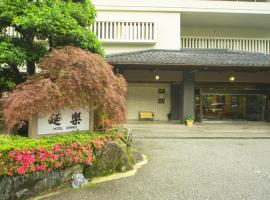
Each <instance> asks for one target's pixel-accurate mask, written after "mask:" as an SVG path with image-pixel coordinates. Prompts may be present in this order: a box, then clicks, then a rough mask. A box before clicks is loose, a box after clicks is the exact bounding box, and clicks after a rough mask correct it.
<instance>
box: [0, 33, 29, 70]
mask: <svg viewBox="0 0 270 200" xmlns="http://www.w3.org/2000/svg"><path fill="white" fill-rule="evenodd" d="M0 52H1V53H0V63H5V64H10V65H12V64H15V65H21V64H23V63H24V61H25V59H26V51H25V50H24V49H23V48H21V47H19V46H16V45H15V44H14V43H13V41H12V39H11V38H4V39H2V40H1V39H0Z"/></svg>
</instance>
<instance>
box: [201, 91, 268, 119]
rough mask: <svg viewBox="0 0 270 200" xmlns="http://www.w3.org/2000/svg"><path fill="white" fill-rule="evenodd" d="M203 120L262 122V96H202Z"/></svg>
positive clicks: (263, 99) (263, 105)
mask: <svg viewBox="0 0 270 200" xmlns="http://www.w3.org/2000/svg"><path fill="white" fill-rule="evenodd" d="M202 104H203V106H202V115H203V119H204V120H252V121H261V120H264V108H265V97H264V95H228V94H226V95H225V94H224V95H213V94H209V95H203V96H202Z"/></svg>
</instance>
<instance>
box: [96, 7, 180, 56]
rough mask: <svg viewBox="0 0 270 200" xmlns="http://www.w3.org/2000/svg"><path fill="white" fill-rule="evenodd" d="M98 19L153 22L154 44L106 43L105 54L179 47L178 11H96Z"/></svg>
mask: <svg viewBox="0 0 270 200" xmlns="http://www.w3.org/2000/svg"><path fill="white" fill-rule="evenodd" d="M97 20H99V21H126V22H154V24H155V27H156V38H157V42H156V43H155V44H117V43H116V44H106V43H104V47H105V51H106V53H107V54H110V53H118V52H129V51H138V50H145V49H153V48H154V49H180V34H181V33H180V13H162V12H121V11H119V12H111V11H98V12H97Z"/></svg>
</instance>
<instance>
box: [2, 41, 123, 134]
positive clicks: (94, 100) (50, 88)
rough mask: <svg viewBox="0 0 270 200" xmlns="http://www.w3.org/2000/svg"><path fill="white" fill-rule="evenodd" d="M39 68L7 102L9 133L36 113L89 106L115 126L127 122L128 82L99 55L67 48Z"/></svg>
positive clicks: (48, 56)
mask: <svg viewBox="0 0 270 200" xmlns="http://www.w3.org/2000/svg"><path fill="white" fill-rule="evenodd" d="M38 67H39V69H40V72H39V73H38V74H36V75H33V76H31V77H29V79H28V80H27V81H26V82H24V83H22V84H20V85H18V86H17V87H16V89H15V90H14V91H13V93H12V94H11V95H10V96H9V97H8V98H7V99H6V100H5V103H4V110H3V115H4V118H5V123H6V127H7V129H8V130H9V131H10V130H12V128H14V127H16V126H18V127H21V126H22V125H24V124H25V123H26V121H28V119H29V117H30V116H31V115H33V114H36V113H42V114H49V113H52V112H55V111H57V110H59V109H61V108H80V107H87V106H89V105H91V106H92V108H95V109H98V110H102V112H105V113H106V115H107V116H108V118H109V120H111V122H112V123H115V124H119V123H123V122H125V120H126V107H125V101H126V90H127V83H126V81H125V79H124V78H123V77H122V76H121V75H115V74H114V73H113V70H112V66H111V65H109V64H108V63H106V62H105V61H104V60H103V58H102V57H101V56H99V55H98V54H95V53H91V52H89V51H86V50H82V49H80V48H76V47H73V46H66V47H63V48H59V49H53V50H52V52H51V53H50V54H48V55H47V56H46V57H44V58H42V59H41V60H40V63H39V64H38Z"/></svg>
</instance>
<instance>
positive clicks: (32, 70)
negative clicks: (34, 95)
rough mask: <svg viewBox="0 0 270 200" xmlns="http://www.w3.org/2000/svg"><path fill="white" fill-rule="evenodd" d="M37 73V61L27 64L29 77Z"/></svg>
mask: <svg viewBox="0 0 270 200" xmlns="http://www.w3.org/2000/svg"><path fill="white" fill-rule="evenodd" d="M35 73H36V64H35V61H28V62H27V75H28V76H31V75H33V74H35Z"/></svg>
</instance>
